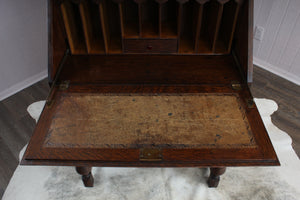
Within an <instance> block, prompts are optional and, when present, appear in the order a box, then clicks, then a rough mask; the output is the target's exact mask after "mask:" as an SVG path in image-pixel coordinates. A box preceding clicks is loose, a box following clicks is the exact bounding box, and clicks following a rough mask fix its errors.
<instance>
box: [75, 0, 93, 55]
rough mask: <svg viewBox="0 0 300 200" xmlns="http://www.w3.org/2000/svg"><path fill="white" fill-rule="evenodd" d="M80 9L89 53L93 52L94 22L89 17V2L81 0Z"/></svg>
mask: <svg viewBox="0 0 300 200" xmlns="http://www.w3.org/2000/svg"><path fill="white" fill-rule="evenodd" d="M78 3H79V11H80V17H81V21H82V28H83V33H84V38H85V44H86V47H87V51H88V53H92V52H93V43H94V42H95V41H93V33H92V24H91V19H89V18H90V17H89V10H88V2H87V1H79V2H78Z"/></svg>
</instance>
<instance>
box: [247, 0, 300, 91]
mask: <svg viewBox="0 0 300 200" xmlns="http://www.w3.org/2000/svg"><path fill="white" fill-rule="evenodd" d="M256 25H258V26H261V27H263V28H264V29H265V32H264V36H263V40H262V41H259V40H256V39H254V41H253V50H254V52H253V53H254V63H255V64H257V65H259V66H261V67H263V68H265V69H267V70H269V71H271V72H273V73H275V74H277V75H279V76H282V77H284V78H286V79H289V80H290V81H293V82H295V83H296V84H298V85H300V0H254V27H255V26H256ZM254 31H255V30H254Z"/></svg>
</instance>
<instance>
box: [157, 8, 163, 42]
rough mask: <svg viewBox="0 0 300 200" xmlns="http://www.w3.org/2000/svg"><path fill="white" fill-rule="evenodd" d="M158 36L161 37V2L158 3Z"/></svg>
mask: <svg viewBox="0 0 300 200" xmlns="http://www.w3.org/2000/svg"><path fill="white" fill-rule="evenodd" d="M158 9H159V10H158V36H159V38H161V35H162V34H161V32H162V3H159V5H158Z"/></svg>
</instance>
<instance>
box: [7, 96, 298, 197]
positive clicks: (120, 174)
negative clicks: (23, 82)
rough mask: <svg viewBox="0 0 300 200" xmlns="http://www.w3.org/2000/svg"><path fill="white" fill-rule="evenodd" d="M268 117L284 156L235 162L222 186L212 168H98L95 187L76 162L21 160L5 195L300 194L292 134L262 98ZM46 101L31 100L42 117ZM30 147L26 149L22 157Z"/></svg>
mask: <svg viewBox="0 0 300 200" xmlns="http://www.w3.org/2000/svg"><path fill="white" fill-rule="evenodd" d="M256 103H257V106H258V108H259V111H260V114H261V116H262V119H263V121H264V123H265V126H266V128H267V130H268V132H269V135H270V137H271V140H272V143H273V145H274V147H275V149H276V152H277V155H278V157H279V160H280V162H281V166H280V167H232V168H227V171H226V173H225V174H224V175H223V176H221V181H220V184H219V187H218V188H217V189H211V188H208V187H207V185H206V179H207V177H208V173H209V170H208V169H197V168H100V167H99V168H93V174H94V178H95V184H94V187H93V188H85V187H83V184H82V181H81V177H80V176H79V175H78V174H77V173H76V172H75V169H74V167H49V166H18V168H17V169H16V171H15V173H14V175H13V177H12V179H11V181H10V183H9V185H8V187H7V189H6V191H5V194H4V196H3V200H15V199H16V200H19V199H20V200H35V199H36V200H47V199H66V200H74V199H75V200H76V199H109V200H114V199H118V200H119V199H128V200H134V199H137V200H141V199H153V200H160V199H172V200H173V199H174V200H175V199H180V200H184V199H189V200H194V199H195V200H196V199H197V200H198V199H212V200H222V199H243V200H246V199H253V200H254V199H268V200H273V199H276V200H279V199H286V200H300V160H299V159H298V157H297V156H296V154H295V152H294V151H293V149H292V147H291V142H292V141H291V138H290V137H289V136H288V135H287V134H286V133H285V132H283V131H281V130H279V129H278V128H277V127H276V126H274V125H273V124H272V122H271V117H270V115H271V114H272V113H273V112H274V111H276V110H277V108H278V107H277V104H276V103H275V102H274V101H272V100H267V99H256ZM43 106H44V102H43V101H42V102H36V103H34V104H32V105H30V106H29V108H28V112H29V113H30V115H31V116H32V117H33V118H35V119H38V117H39V115H40V112H41V109H42V107H43ZM23 153H24V149H23V150H22V151H21V153H20V158H21V156H22V154H23Z"/></svg>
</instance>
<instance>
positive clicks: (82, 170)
mask: <svg viewBox="0 0 300 200" xmlns="http://www.w3.org/2000/svg"><path fill="white" fill-rule="evenodd" d="M91 170H92V167H76V171H77V173H78V174H80V175H82V181H83V184H84V186H85V187H93V186H94V177H93V175H92V172H91Z"/></svg>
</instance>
